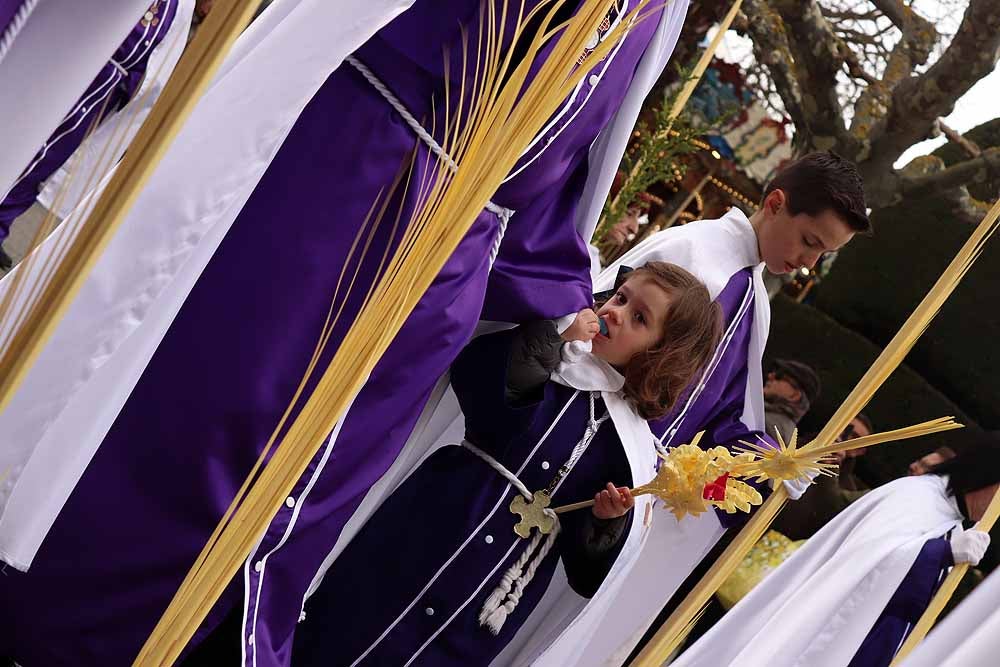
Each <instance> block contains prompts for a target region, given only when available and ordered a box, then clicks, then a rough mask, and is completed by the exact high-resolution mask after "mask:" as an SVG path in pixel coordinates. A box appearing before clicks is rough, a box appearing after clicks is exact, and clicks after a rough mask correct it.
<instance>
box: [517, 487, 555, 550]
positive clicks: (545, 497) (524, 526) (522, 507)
mask: <svg viewBox="0 0 1000 667" xmlns="http://www.w3.org/2000/svg"><path fill="white" fill-rule="evenodd" d="M551 502H552V498H551V497H550V496H549V494H548V493H546V492H545V491H537V492H535V494H534V499H533V500H532V501H531V502H530V503H529V502H528V501H527V500H525V499H524V497H523V496H520V495H518V496H517V497H516V498H514V500H512V501H511V502H510V511H511V514H517V515H518V516H520V517H521V520H520V521H518V522H517V524H516V525H515V526H514V532H515V533H517V534H518V536H520V537H522V538H524V539H528V538H529V537H531V529H532V528H537V529H538V532H540V533H541V534H542V535H548V534H549V533H551V532H552V529H553V528H555V526H556V520H555V518H554V517H552V516H550V515H548V514H546V513H545V508H547V507H548V506H549V504H550V503H551Z"/></svg>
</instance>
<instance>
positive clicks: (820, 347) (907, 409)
mask: <svg viewBox="0 0 1000 667" xmlns="http://www.w3.org/2000/svg"><path fill="white" fill-rule="evenodd" d="M771 308H772V314H771V333H770V336H769V339H768V345H767V349H766V351H765V368H766V364H767V363H768V362H769V361H770V360H771V359H775V358H785V359H797V360H799V361H803V362H805V363H807V364H809V365H810V366H812V367H813V368H814V369H815V370H816V372H817V373H818V374H819V376H820V379H821V381H822V383H823V389H822V393H821V395H820V397H819V399H818V400H817V401H816V405H814V406H813V408H812V410H811V411H810V412H809V414H807V415H806V417H805V418H803V420H802V422H801V423H800V425H799V426H800V429H801V430H802V432H803V433H809V432H816V431H818V430H819V429H820V427H822V425H823V424H824V423H825V422H826V420H827V419H829V417H830V416H831V415H832V414H833V413H834V411H835V410H836V409H837V408H838V407H839V406H840V403H841V402H842V401H843V399H844V398H845V397H846V396H847V394H848V393H849V392H850V391H851V390H852V389H853V388H854V386H855V385H856V384H857V382H858V380H860V379H861V376H862V375H864V373H865V371H866V370H868V368H869V366H870V365H871V363H872V362H873V361H874V360H875V358H876V357H877V356H878V354H879V352H880V351H881V349H880V348H879V347H877V346H876V345H874V344H873V343H872V342H871V341H869V340H867V339H866V338H864V337H863V336H860V335H858V334H857V333H855V332H853V331H851V330H850V329H847V328H845V327H843V326H841V325H839V324H838V323H837V322H835V321H834V320H832V319H831V318H830V317H828V316H827V315H825V314H824V313H822V312H820V311H819V310H817V309H816V308H813V307H812V306H807V305H802V304H798V303H795V302H794V301H792V300H791V299H788V298H787V297H785V296H781V295H779V296H778V297H777V298H775V299H774V301H772V303H771ZM865 412H866V413H867V414H868V416H869V417H871V419H872V421H873V422H874V425H875V428H876V430H879V431H884V430H891V429H894V428H900V427H903V426H909V425H911V424H915V423H918V422H921V421H925V420H928V419H934V418H936V417H944V416H949V415H951V416H954V417H955V418H956V419H958V420H959V421H960V422H962V423H964V424H966V425H967V427H968V428H965V429H962V430H959V431H950V432H947V433H942V434H940V435H937V436H932V437H928V438H918V439H914V440H907V441H902V442H899V443H890V444H885V445H881V446H879V447H876V448H873V449H872V450H871V451H870V452H869V453H868V455H867V456H865V457H864V458H863V459H861V460H860V461H859V465H858V474H859V475H860V476H861V477H862V478H863V479H865V481H867V482H868V483H869V484H872V485H877V484H882V483H885V482H887V481H889V480H892V479H895V478H897V477H900V476H902V475H904V474H906V466H907V465H908V464H909V463H910V462H911V461H913V460H914V459H916V458H919V457H920V456H923V455H924V454H925V453H927V452H929V451H932V450H933V449H935V448H936V447H939V446H941V445H949V446H951V447H953V448H955V449H958V450H961V449H965V448H966V447H968V446H969V445H971V444H973V443H974V442H975V441H976V440H977V438H978V437H980V434H981V430H980V428H979V426H978V425H977V424H976V423H975V422H974V421H973V420H972V419H971V418H970V417H969V416H968V415H966V414H964V413H963V411H962V410H961V409H960V408H959V407H958V406H956V405H955V404H954V403H952V402H951V401H949V400H948V399H947V398H946V397H945V396H943V395H942V394H941V393H940V392H938V391H937V390H935V389H934V387H932V386H930V385H929V384H928V383H927V382H926V381H925V380H924V379H923V378H922V377H920V376H919V375H918V374H917V373H915V372H914V371H913V370H912V369H911V368H909V367H907V366H905V365H904V366H902V367H900V368H899V369H898V370H897V371H896V372H895V373H894V374H893V375H892V376H890V378H889V380H888V381H887V382H886V383H885V385H883V387H882V389H881V390H879V391H878V392H877V393H876V394H875V397H874V399H873V400H872V402H871V404H870V405H869V406H868V407H867V408H865Z"/></svg>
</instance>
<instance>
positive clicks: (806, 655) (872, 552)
mask: <svg viewBox="0 0 1000 667" xmlns="http://www.w3.org/2000/svg"><path fill="white" fill-rule="evenodd" d="M961 522H962V515H961V513H960V512H959V511H958V506H957V505H956V504H955V501H954V497H952V496H949V495H948V492H947V479H946V478H942V477H939V476H937V475H923V476H920V477H904V478H902V479H897V480H895V481H893V482H890V483H889V484H886V485H884V486H882V487H879V488H878V489H875V490H874V491H872V492H871V493H868V494H867V495H865V496H864V497H863V498H861V499H860V500H858V501H857V502H855V503H854V504H853V505H851V506H850V507H848V508H847V509H846V510H844V511H843V512H842V513H840V514H839V515H838V516H837V517H836V518H834V519H833V520H832V521H830V522H829V523H828V524H827V525H826V526H824V527H823V528H822V529H821V530H820V531H819V532H818V533H816V534H815V535H814V536H813V537H811V538H810V539H809V541H808V542H806V544H805V545H804V546H803V547H802V548H800V549H799V550H798V551H796V552H795V553H794V554H792V556H791V558H789V559H788V560H786V561H785V562H784V563H782V564H781V565H780V566H779V567H778V568H777V569H776V570H774V572H772V573H771V574H770V575H769V576H768V577H767V578H766V579H764V580H763V581H762V582H761V583H760V584H758V585H757V587H756V588H754V589H753V590H752V591H751V592H750V593H749V594H748V595H747V596H746V597H744V598H743V599H742V600H740V601H739V603H738V604H737V605H736V606H735V607H733V608H732V609H731V610H730V611H729V613H728V614H726V615H725V616H724V617H723V618H722V620H721V621H719V622H718V623H716V624H715V626H714V627H713V628H712V629H711V630H710V631H709V632H708V633H707V634H705V635H704V636H703V637H702V638H701V639H700V640H698V641H697V642H695V644H694V645H692V646H691V647H690V648H689V649H688V650H687V651H685V652H684V653H683V654H682V655H681V656H680V657H679V658H678V659H677V660H675V661H674V662H673V663H671V665H672V666H673V667H696V666H705V667H708V666H711V667H725V666H727V665H734V666H735V665H768V666H769V667H844V665H846V664H848V663H850V661H851V659H852V658H853V657H854V654H855V653H856V652H857V650H858V647H860V646H861V642H863V641H864V639H865V637H866V636H867V635H868V633H869V631H870V630H871V628H872V626H873V625H874V624H875V621H876V620H877V619H878V617H879V615H881V613H882V610H883V609H885V605H886V604H887V603H888V602H889V599H890V598H891V597H892V595H893V594H894V593H895V592H896V589H897V588H898V587H899V584H900V583H901V582H902V581H903V578H904V577H905V576H906V573H907V572H908V571H909V569H910V567H912V566H913V563H914V562H915V561H916V558H917V555H918V554H919V553H920V550H921V548H923V546H924V543H925V542H926V541H927V540H929V539H933V538H936V537H941V536H942V535H944V534H945V533H946V532H947V531H948V530H950V529H952V528H954V527H955V526H958V525H961ZM962 664H963V667H967V666H969V665H971V664H973V663H962Z"/></svg>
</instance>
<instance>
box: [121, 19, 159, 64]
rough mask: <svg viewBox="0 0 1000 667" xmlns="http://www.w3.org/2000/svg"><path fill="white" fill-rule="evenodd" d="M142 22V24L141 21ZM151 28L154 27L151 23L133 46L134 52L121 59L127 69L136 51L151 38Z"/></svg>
mask: <svg viewBox="0 0 1000 667" xmlns="http://www.w3.org/2000/svg"><path fill="white" fill-rule="evenodd" d="M146 11H149V10H146ZM140 22H141V19H140ZM160 23H163V21H160ZM150 27H152V25H151V24H150V23H147V24H146V26H145V27H144V28H143V29H142V37H140V38H139V39H137V40H136V41H135V44H133V45H132V50H131V51H130V52H129V54H128V55H127V56H125V57H124V58H122V59H121V62H122V64H124V65H125V66H126V67H127V66H128V65H129V64H130V63H129V62H128V60H129V58H131V57H132V56H134V55H135V51H136V49H138V48H139V47H140V46H142V42H143V40H145V39H146V37H148V36H149V29H150ZM133 29H134V28H133Z"/></svg>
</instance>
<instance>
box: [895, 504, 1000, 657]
mask: <svg viewBox="0 0 1000 667" xmlns="http://www.w3.org/2000/svg"><path fill="white" fill-rule="evenodd" d="M998 518H1000V489H998V490H997V492H995V493H994V494H993V498H992V500H990V504H989V505H987V507H986V511H985V512H984V513H983V518H982V519H980V520H979V522H978V523H977V524H976V526H975V528H976V530H981V531H983V532H986V533H988V532H989V531H990V530H991V529H992V528H993V525H994V524H995V523H996V522H997V519H998ZM968 571H969V564H968V563H957V564H956V565H955V567H953V568H951V572H949V573H948V576H947V577H945V579H944V581H943V582H941V588H939V589H938V592H937V593H935V594H934V597H933V599H931V603H930V605H928V606H927V609H925V610H924V613H923V615H921V617H920V620H919V621H917V624H916V625H914V626H913V631H912V632H911V633H910V636H909V637H907V638H906V641H905V642H903V645H902V646H900V647H899V651H898V652H897V653H896V658H895V659H894V660H893V661H892V664H893V665H898V664H899V663H901V662H902V661H903V660H904V659H905V658H906V656H908V655H909V654H910V652H911V651H912V650H913V649H915V648H916V647H917V645H918V644H919V643H920V642H922V641H923V640H924V637H926V636H927V633H928V632H930V630H931V628H932V627H933V626H934V623H935V622H936V621H937V619H938V616H940V615H941V612H942V611H944V608H945V605H947V604H948V601H949V600H950V599H951V596H952V595H953V594H954V593H955V589H956V588H958V584H959V583H960V582H961V581H962V577H964V576H965V573H966V572H968Z"/></svg>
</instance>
